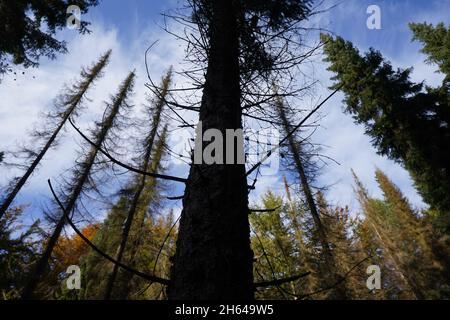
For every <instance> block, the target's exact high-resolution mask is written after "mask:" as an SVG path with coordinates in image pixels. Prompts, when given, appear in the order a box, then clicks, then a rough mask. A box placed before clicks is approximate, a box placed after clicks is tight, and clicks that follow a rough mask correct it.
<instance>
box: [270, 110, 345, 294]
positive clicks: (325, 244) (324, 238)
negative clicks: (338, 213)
mask: <svg viewBox="0 0 450 320" xmlns="http://www.w3.org/2000/svg"><path fill="white" fill-rule="evenodd" d="M277 109H278V114H279V116H280V118H281V121H282V123H283V127H284V131H285V132H290V128H291V126H290V123H289V120H288V119H287V116H286V112H285V110H284V106H283V103H282V102H281V101H278V103H277ZM288 143H289V149H290V151H291V154H292V157H293V159H294V164H295V168H296V169H297V172H298V174H299V177H300V183H301V185H302V190H303V193H304V195H305V198H306V202H307V204H308V207H309V210H310V212H311V216H312V218H313V221H314V225H315V227H316V230H317V233H318V235H319V241H320V245H321V247H322V250H323V254H324V258H325V270H326V271H325V272H326V274H327V277H328V276H329V279H328V280H327V282H328V283H327V285H328V286H332V285H334V283H337V282H338V281H339V280H340V275H339V274H337V272H335V271H334V268H336V261H335V257H334V255H333V252H332V251H331V248H330V241H329V238H328V235H327V232H326V230H325V227H324V225H323V223H322V220H321V218H320V214H319V210H318V209H317V206H316V202H315V200H314V197H313V194H312V192H311V188H310V186H309V181H308V177H307V175H306V172H305V168H304V166H303V163H302V159H301V157H300V152H299V146H298V145H297V143H296V141H295V138H294V136H293V135H291V136H289V138H288ZM334 291H335V294H334V297H333V298H334V299H338V300H342V299H347V298H348V297H347V293H346V290H345V285H343V284H341V285H337V286H336V287H335V288H334Z"/></svg>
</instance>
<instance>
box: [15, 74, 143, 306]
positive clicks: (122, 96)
mask: <svg viewBox="0 0 450 320" xmlns="http://www.w3.org/2000/svg"><path fill="white" fill-rule="evenodd" d="M134 77H135V74H134V72H131V73H130V74H129V75H128V76H127V78H126V79H125V80H124V81H123V83H122V84H121V85H120V88H119V92H118V93H117V95H116V96H115V97H112V101H111V103H109V104H107V108H106V111H105V114H104V117H103V119H102V121H101V122H100V123H98V124H97V128H96V130H95V131H94V134H93V136H94V144H95V146H91V147H90V149H89V150H88V152H87V153H86V154H85V156H84V159H83V160H82V161H81V162H80V163H79V164H78V166H77V167H76V169H75V170H74V173H73V177H72V181H73V182H72V183H71V185H69V186H68V187H67V190H66V191H65V195H66V196H65V197H64V200H63V201H64V202H63V204H64V208H65V210H64V212H65V213H64V212H58V214H57V215H56V216H55V217H54V218H53V220H54V221H56V224H55V227H54V229H53V231H52V234H51V236H50V238H49V240H48V242H47V244H46V247H45V250H44V252H43V253H42V256H41V258H40V259H39V261H38V262H37V264H36V266H35V270H34V272H33V273H32V274H31V275H30V280H29V282H28V284H27V286H26V287H25V288H24V290H23V292H22V299H30V298H32V297H33V292H34V291H35V289H36V287H37V284H38V283H39V281H40V279H41V277H42V276H43V274H44V273H45V270H46V268H47V265H48V261H49V259H50V256H51V254H52V251H53V249H54V247H55V245H56V243H57V241H58V238H59V236H60V234H61V232H62V230H63V228H64V226H65V224H66V222H67V220H66V219H67V217H66V214H70V215H71V214H72V211H73V210H74V209H75V207H76V204H77V200H78V198H79V196H80V195H81V194H82V192H83V188H84V187H85V185H86V183H87V182H88V180H89V178H90V172H91V169H92V168H93V166H94V164H95V161H96V159H97V155H98V152H99V151H98V148H97V146H102V145H103V143H104V142H105V140H106V139H107V136H108V133H109V131H110V129H112V128H114V127H115V126H116V125H117V124H118V122H119V120H120V119H119V118H120V117H118V115H120V111H122V110H123V109H126V108H129V107H130V106H129V105H128V96H129V94H130V93H131V91H132V89H133V84H134Z"/></svg>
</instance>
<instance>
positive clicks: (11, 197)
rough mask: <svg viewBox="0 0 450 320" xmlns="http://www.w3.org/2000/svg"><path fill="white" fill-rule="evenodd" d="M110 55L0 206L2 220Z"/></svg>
mask: <svg viewBox="0 0 450 320" xmlns="http://www.w3.org/2000/svg"><path fill="white" fill-rule="evenodd" d="M109 55H110V52H108V53H106V54H105V55H104V56H102V57H101V59H100V61H99V62H97V64H96V65H95V66H94V67H93V68H92V70H91V73H90V74H87V77H86V79H85V81H83V83H82V85H81V86H80V88H81V91H80V92H79V93H78V94H77V95H76V96H75V99H74V100H73V101H72V102H71V103H70V105H69V107H68V109H67V111H66V112H64V115H63V117H62V119H61V122H60V123H59V124H58V126H57V127H56V129H55V131H54V132H53V134H52V135H51V137H50V138H49V139H48V141H47V142H46V144H45V146H44V147H43V148H42V150H41V152H39V154H38V155H37V157H36V159H34V161H33V162H32V163H31V165H30V166H29V167H28V169H27V171H26V172H25V174H24V175H23V176H22V177H21V178H20V179H19V181H18V182H17V183H16V185H15V186H14V188H13V189H12V190H11V192H10V193H9V194H8V196H7V197H6V199H5V200H4V201H3V203H2V205H1V206H0V218H1V217H2V216H3V215H4V214H5V212H6V210H8V208H9V206H10V205H11V203H12V202H13V201H14V199H15V197H16V196H17V194H18V193H19V191H20V189H22V187H23V186H24V185H25V183H26V182H27V180H28V178H29V177H30V176H31V174H32V173H33V172H34V170H35V169H36V167H37V166H38V164H39V163H40V162H41V160H42V158H43V157H44V155H45V154H46V153H47V151H48V150H49V149H50V147H51V146H52V144H53V143H54V141H55V139H56V137H57V136H58V134H59V132H60V131H61V129H62V128H63V127H64V125H65V123H66V121H67V119H68V118H69V117H70V116H71V114H72V113H73V111H74V110H75V108H76V107H77V106H78V105H79V103H80V102H81V100H82V99H83V97H84V95H85V93H86V91H87V90H88V89H89V86H90V85H91V84H92V82H94V80H95V79H96V78H97V77H98V76H99V75H100V73H101V70H102V69H103V68H104V67H105V65H106V63H107V61H108V59H109Z"/></svg>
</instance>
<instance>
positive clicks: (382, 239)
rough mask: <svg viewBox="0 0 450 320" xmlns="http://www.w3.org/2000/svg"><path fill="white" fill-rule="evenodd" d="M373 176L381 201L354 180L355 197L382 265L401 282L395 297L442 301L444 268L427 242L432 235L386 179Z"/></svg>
mask: <svg viewBox="0 0 450 320" xmlns="http://www.w3.org/2000/svg"><path fill="white" fill-rule="evenodd" d="M376 177H377V181H378V184H379V186H380V188H381V189H382V191H383V200H377V199H372V198H370V197H368V195H367V191H366V190H365V189H364V188H363V187H362V185H361V183H360V182H359V181H358V180H356V181H357V185H358V194H359V199H360V201H361V206H362V207H363V210H364V214H365V216H366V221H367V223H368V227H369V228H371V229H372V232H374V235H375V236H376V237H375V240H376V243H377V244H378V246H379V249H381V250H382V252H383V256H384V259H385V264H388V265H389V264H390V265H392V267H393V268H394V269H395V272H396V273H397V274H398V280H400V281H402V282H403V285H402V284H401V282H400V286H403V288H404V289H403V290H404V291H405V292H403V293H402V292H400V293H397V295H398V297H400V298H401V297H406V298H416V299H436V298H445V297H446V296H447V294H448V284H447V280H446V275H445V266H444V265H443V264H442V263H441V261H439V259H438V258H437V257H436V255H435V254H434V251H433V246H432V244H431V242H430V239H432V234H430V233H429V231H428V230H427V229H426V228H425V227H424V224H423V221H422V220H421V219H422V218H420V217H419V216H418V215H417V213H416V212H415V211H414V210H413V209H412V208H411V206H410V204H409V203H408V201H407V200H406V198H405V197H404V196H403V194H402V193H401V192H400V190H399V189H398V188H397V187H396V186H395V185H394V184H393V183H392V182H391V181H390V180H389V179H388V178H387V176H386V175H385V174H384V173H383V172H381V171H380V170H377V172H376ZM397 283H398V282H397ZM408 290H409V291H410V294H409V296H408Z"/></svg>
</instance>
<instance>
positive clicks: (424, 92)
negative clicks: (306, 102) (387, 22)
mask: <svg viewBox="0 0 450 320" xmlns="http://www.w3.org/2000/svg"><path fill="white" fill-rule="evenodd" d="M428 29H429V28H428ZM428 29H427V28H426V27H422V28H419V27H418V26H415V27H413V30H416V37H417V38H419V39H424V41H427V40H426V39H428V38H427V36H426V31H425V30H428ZM438 29H439V30H441V28H438ZM438 29H436V30H435V31H433V32H435V34H434V35H433V36H435V37H436V38H440V37H442V36H444V35H443V32H442V30H441V31H439V30H438ZM428 31H429V32H431V31H430V30H428ZM445 37H447V36H446V35H445ZM322 40H323V41H324V43H325V45H324V51H325V54H326V61H328V62H330V66H329V70H330V71H332V72H334V73H335V74H336V75H335V77H334V78H333V79H334V80H336V84H335V87H338V86H342V87H341V88H342V91H343V92H344V93H345V103H346V111H347V112H348V113H350V114H351V115H352V116H353V117H354V119H355V121H356V122H357V123H360V124H363V125H364V127H365V129H366V133H367V134H368V135H369V136H370V137H371V138H372V143H373V145H374V146H375V147H376V148H377V149H378V152H379V153H380V154H382V155H386V156H388V157H389V158H391V159H394V160H396V161H398V162H400V163H401V164H402V165H403V166H404V167H405V168H406V169H407V170H408V171H409V172H410V174H411V176H412V178H413V180H414V182H415V185H416V187H417V189H418V190H419V192H420V194H421V195H422V197H423V199H424V200H425V202H427V203H428V204H430V205H431V207H432V209H436V210H438V211H440V214H441V215H443V216H448V212H450V196H449V195H450V127H449V123H450V117H449V115H450V113H449V110H450V109H449V91H448V90H447V89H445V88H446V85H445V83H444V85H443V86H442V87H440V88H435V89H432V88H428V87H427V88H425V87H424V85H423V83H418V84H417V83H413V82H412V81H411V80H410V79H409V76H410V73H411V69H406V70H400V69H399V70H394V69H393V67H392V66H391V64H390V63H389V62H387V61H385V60H384V59H383V57H382V55H381V53H380V52H378V51H375V50H373V49H370V51H369V52H367V53H366V54H365V55H363V56H361V55H360V53H359V52H358V50H357V49H356V48H355V47H354V46H353V45H352V44H351V43H350V42H347V41H344V40H343V39H342V38H340V37H336V38H332V37H331V36H327V35H322ZM439 41H446V40H439ZM433 48H434V47H433V45H432V44H431V42H427V45H426V46H425V49H424V52H425V53H427V54H430V59H431V61H433V62H437V63H438V64H439V65H440V67H441V69H442V70H446V67H445V61H444V59H443V58H442V56H440V55H437V53H436V52H437V50H436V48H434V49H433Z"/></svg>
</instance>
